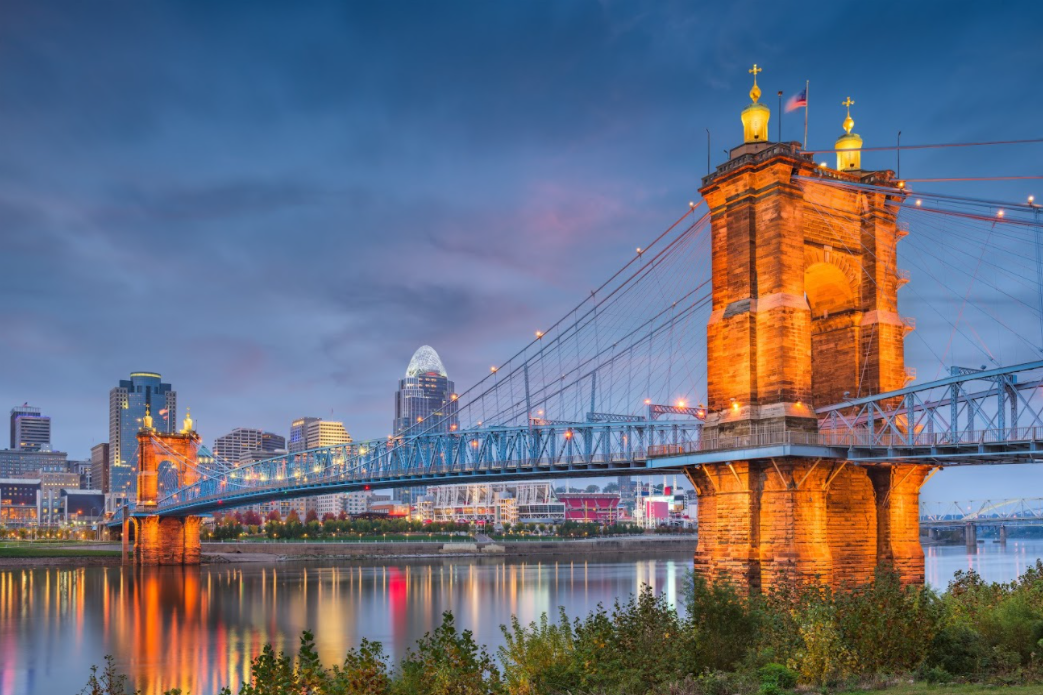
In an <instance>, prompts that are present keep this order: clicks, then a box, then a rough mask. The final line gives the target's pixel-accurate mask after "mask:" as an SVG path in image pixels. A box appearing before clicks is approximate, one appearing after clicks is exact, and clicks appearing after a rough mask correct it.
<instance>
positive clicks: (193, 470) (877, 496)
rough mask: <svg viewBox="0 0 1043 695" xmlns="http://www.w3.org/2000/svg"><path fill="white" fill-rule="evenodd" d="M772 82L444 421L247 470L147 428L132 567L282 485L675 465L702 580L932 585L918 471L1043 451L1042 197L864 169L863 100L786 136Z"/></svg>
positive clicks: (650, 469)
mask: <svg viewBox="0 0 1043 695" xmlns="http://www.w3.org/2000/svg"><path fill="white" fill-rule="evenodd" d="M754 76H755V77H756V73H754ZM759 95H760V92H759V88H758V87H757V86H756V83H755V84H754V88H753V90H751V100H752V103H751V104H750V106H748V107H747V108H746V110H745V111H743V114H742V118H743V123H744V138H743V140H744V142H743V144H741V145H739V146H738V147H736V148H734V149H733V150H732V151H731V153H730V156H729V159H728V161H726V162H724V163H723V164H721V165H720V166H718V167H717V168H716V170H715V171H714V172H711V173H710V174H708V175H707V176H706V177H705V178H704V179H703V181H702V185H701V187H700V190H699V193H700V195H701V199H700V200H699V201H698V202H690V203H688V204H687V206H685V209H684V211H683V214H680V215H679V217H678V218H677V219H676V220H675V221H674V222H673V223H672V224H670V225H669V226H668V227H667V228H666V229H665V230H664V231H662V232H661V233H659V234H658V235H656V236H654V237H653V238H651V239H650V240H649V241H647V242H646V243H643V244H642V245H641V246H640V247H637V248H636V251H635V253H634V254H633V255H632V256H631V257H630V258H629V259H627V260H626V262H625V263H624V264H623V265H622V267H621V268H619V269H618V270H617V271H616V272H615V273H613V274H612V275H611V276H610V277H609V279H608V280H606V281H605V282H604V283H603V284H602V285H600V286H599V287H597V288H596V289H594V290H593V291H591V292H590V293H589V295H587V296H585V297H583V298H582V299H581V300H580V301H579V302H578V303H577V304H576V305H575V306H574V307H573V308H572V309H571V310H569V311H568V312H566V313H565V314H564V315H562V316H560V317H559V318H558V319H557V320H556V321H553V322H549V323H548V324H547V325H546V326H545V327H542V328H540V329H539V330H536V331H534V333H533V335H532V337H531V338H530V339H529V340H528V341H526V343H525V344H524V345H523V346H522V347H521V348H520V349H519V350H518V351H517V352H516V353H515V354H513V355H511V356H510V357H508V358H507V359H506V360H504V361H500V362H498V363H497V364H493V365H490V369H489V372H488V373H487V374H486V375H485V376H484V377H483V378H481V379H479V380H478V381H477V382H476V383H474V384H473V385H472V386H471V387H470V388H469V389H467V390H466V391H464V392H462V393H460V394H453V395H452V397H451V401H450V402H447V403H446V404H444V405H445V407H444V408H442V409H441V412H440V413H439V414H438V415H434V416H431V417H428V418H427V419H420V420H419V421H418V422H416V423H415V424H413V425H412V426H411V427H410V428H409V429H408V430H406V431H405V432H401V433H398V434H396V435H394V436H390V437H387V438H381V439H373V440H368V441H362V442H357V443H353V444H350V445H341V446H335V447H327V448H322V449H316V450H312V451H306V452H301V453H294V454H287V455H283V456H278V457H275V458H272V459H269V460H266V461H260V462H257V463H254V464H250V465H245V466H234V465H231V464H229V463H227V462H224V461H221V460H220V459H218V458H216V457H214V456H213V455H212V454H211V453H210V452H209V451H207V450H206V449H205V448H201V447H200V444H199V436H198V435H197V434H196V433H195V432H194V431H192V429H191V427H190V426H186V428H185V429H184V431H182V432H181V433H177V434H162V433H159V432H157V431H156V430H154V429H152V428H151V427H149V426H146V427H145V428H144V429H143V430H142V432H141V433H140V434H139V444H140V446H139V449H140V451H141V452H142V453H141V455H140V461H139V484H138V498H137V501H136V504H135V505H133V506H131V507H128V508H127V509H126V510H125V512H121V513H120V514H119V515H117V517H116V518H114V520H113V524H114V525H122V526H123V527H124V537H127V536H128V535H129V534H130V532H131V530H132V527H133V530H134V533H135V535H136V538H137V539H138V540H137V543H136V545H137V546H138V547H140V548H142V550H141V552H139V553H138V558H139V562H142V563H144V564H151V563H155V562H193V561H197V559H198V537H197V534H198V517H199V515H202V514H207V513H211V512H214V511H217V510H221V509H229V508H234V507H238V506H242V505H247V504H256V503H262V502H266V501H271V500H275V499H280V498H291V497H301V496H308V495H319V494H330V493H333V492H344V491H352V490H363V489H371V488H393V487H405V486H416V485H439V484H443V483H458V482H481V481H505V480H520V479H528V478H533V479H549V478H557V477H595V476H604V475H621V474H627V475H641V474H645V473H648V474H657V473H662V472H677V471H680V472H683V473H684V474H685V475H687V476H688V478H689V480H690V481H691V482H692V483H693V485H694V486H695V488H696V491H697V493H698V495H699V498H700V499H699V525H700V537H699V551H698V552H697V555H696V569H697V570H698V571H700V572H704V573H705V574H706V575H707V576H710V577H719V576H728V577H730V578H731V579H733V580H735V581H738V582H740V583H743V584H746V585H748V586H750V587H751V589H754V590H756V589H758V588H764V587H767V586H770V585H771V584H772V583H774V582H776V581H779V580H780V579H781V578H783V577H796V578H798V579H800V580H806V581H819V582H823V583H827V584H838V583H839V582H841V581H849V580H858V579H860V578H864V577H866V576H868V575H869V574H871V572H872V570H873V568H874V567H875V566H876V565H877V564H878V563H880V562H887V563H890V564H892V565H894V566H895V567H896V568H897V569H898V570H899V572H900V573H901V575H902V577H903V579H904V580H906V581H910V582H915V581H922V580H923V554H922V550H921V548H920V545H919V539H918V522H919V505H918V500H919V489H920V487H921V486H922V484H923V483H924V482H925V481H926V480H927V479H929V478H930V477H931V476H932V475H934V474H935V473H937V471H938V470H939V469H941V468H943V467H947V466H965V465H989V464H999V463H1030V462H1036V461H1038V460H1039V459H1040V452H1041V451H1043V359H1041V357H1043V356H1041V349H1040V348H1041V346H1043V258H1041V240H1040V235H1041V227H1040V223H1041V221H1040V208H1039V206H1038V205H1036V204H1035V203H1034V201H1032V200H1031V199H1030V200H1029V201H1027V202H1025V203H1011V202H1000V201H997V200H991V199H978V198H973V197H966V196H955V195H951V194H943V193H932V192H928V191H927V190H920V185H921V184H920V183H918V182H914V181H912V180H899V179H897V178H896V176H895V174H894V172H892V171H888V170H880V171H870V170H863V169H862V163H861V138H859V137H858V136H857V135H855V134H854V133H852V132H851V131H852V127H853V120H852V119H851V117H850V112H849V114H848V118H847V120H846V121H845V122H844V127H845V131H846V132H845V134H844V135H842V136H841V137H840V138H839V139H838V140H837V144H836V149H835V150H830V151H827V152H825V153H824V152H821V151H820V152H808V151H805V150H804V149H803V148H802V147H801V146H800V144H799V143H787V142H775V143H773V142H769V141H768V138H767V132H768V131H767V122H768V117H769V115H770V114H769V113H768V112H767V109H766V107H764V106H763V105H762V104H759V103H758V98H759ZM851 103H852V102H850V100H848V102H847V103H846V106H848V108H850V106H851ZM874 149H876V148H874ZM879 149H884V148H879ZM833 152H835V153H836V159H837V161H836V166H835V167H831V166H827V165H826V163H825V162H816V156H819V157H821V156H823V155H824V154H825V155H831V154H832V153H833ZM903 240H904V241H903ZM900 241H902V243H901V244H900V243H899V242H900ZM1026 249H1029V250H1030V252H1028V253H1026ZM1033 256H1034V258H1033ZM900 263H901V264H902V267H899V264H900ZM900 290H901V292H902V296H903V300H902V305H903V307H913V308H915V310H916V312H917V314H918V317H917V318H918V319H919V322H920V325H919V328H920V330H917V321H916V320H914V319H912V318H909V317H905V316H902V315H900V314H899V311H898V297H899V291H900ZM1037 326H1038V337H1037ZM925 327H926V330H924V329H925ZM939 336H941V337H944V336H948V338H947V340H946V341H945V342H944V343H939V341H938V337H939ZM909 358H911V360H910V361H912V362H914V363H915V364H916V367H917V369H913V368H910V367H907V366H906V365H907V359H909ZM932 369H933V370H934V373H933V374H932V375H931V376H930V377H928V378H925V377H926V375H927V373H928V372H929V371H930V370H932ZM190 520H195V521H190ZM164 525H165V526H164ZM164 529H166V530H164ZM193 534H196V536H193ZM163 548H167V549H168V550H164V549H163ZM169 548H174V550H169ZM164 553H166V554H164Z"/></svg>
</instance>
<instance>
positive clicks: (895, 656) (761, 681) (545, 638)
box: [84, 562, 1043, 695]
mask: <svg viewBox="0 0 1043 695" xmlns="http://www.w3.org/2000/svg"><path fill="white" fill-rule="evenodd" d="M684 603H685V607H684V610H682V611H678V610H676V609H674V608H673V607H672V606H670V605H669V604H668V603H667V602H666V601H665V600H664V598H663V597H662V596H656V595H655V594H654V593H653V592H652V591H651V590H650V589H647V588H646V589H644V590H643V591H642V592H641V593H640V594H639V595H638V596H637V597H631V598H630V600H628V601H625V602H622V603H617V604H616V605H615V606H614V607H613V608H612V609H611V610H606V609H604V608H600V607H599V609H598V610H596V611H594V612H593V613H590V614H589V615H587V616H585V617H582V618H577V619H575V620H570V619H569V618H568V617H566V616H565V614H564V611H563V610H562V612H561V614H560V615H559V616H558V618H557V620H553V619H551V618H549V617H548V616H547V615H544V616H543V617H542V619H541V620H540V621H539V622H537V623H533V624H530V625H522V624H520V623H518V622H517V621H515V622H513V623H512V624H511V625H510V626H505V627H503V628H502V629H503V632H504V637H505V642H506V644H505V646H503V647H501V648H500V649H499V650H498V652H497V656H498V657H499V658H498V659H494V658H493V657H492V656H491V655H490V653H489V652H488V651H486V650H485V649H482V648H481V647H480V646H479V645H477V644H476V643H475V642H474V639H473V637H472V635H471V633H470V632H468V631H462V632H461V631H459V630H457V628H456V625H455V622H454V620H453V616H452V614H450V613H446V614H445V616H444V619H443V622H442V625H441V626H440V627H439V628H438V629H437V630H435V631H434V632H433V633H430V634H428V635H427V636H425V637H424V638H423V639H421V640H420V641H419V642H418V643H417V645H416V647H415V648H414V649H413V650H412V651H410V652H409V653H408V654H407V655H406V656H405V657H404V658H403V659H402V660H401V661H400V662H399V663H398V664H397V666H396V667H392V665H391V663H390V660H389V659H388V657H387V656H386V655H385V654H384V652H383V650H382V648H381V645H380V644H378V643H374V642H368V641H365V640H363V642H362V644H361V646H360V647H359V648H358V649H354V650H351V651H350V652H348V654H347V656H346V657H345V659H344V662H343V663H342V664H338V665H335V666H333V667H326V666H324V665H322V664H321V663H320V662H319V660H318V657H317V655H316V652H315V645H314V641H313V638H312V635H311V634H310V633H307V632H306V633H304V635H303V637H302V638H301V646H300V650H299V651H298V653H297V655H296V656H293V655H286V654H282V653H279V654H277V653H275V652H274V650H273V649H272V648H271V647H270V646H268V647H266V648H265V649H264V651H263V653H262V654H261V655H260V656H258V657H257V658H256V659H254V660H253V662H252V666H251V671H250V680H249V682H248V683H243V684H241V685H240V687H239V688H238V690H236V691H235V692H237V693H239V695H305V694H306V693H307V694H311V695H315V694H320V693H325V694H328V695H332V694H334V693H343V694H349V693H350V694H357V695H363V694H367V695H406V694H407V693H408V694H409V695H414V694H416V695H449V694H454V695H499V694H502V695H565V694H566V693H599V694H603V695H645V694H648V695H668V694H669V695H724V694H726V693H736V694H741V695H753V694H755V693H756V694H759V695H777V694H778V693H782V692H784V691H786V690H789V689H792V688H794V687H796V686H798V685H799V684H804V685H805V686H809V687H813V688H816V689H818V690H819V691H820V692H829V691H835V690H837V689H848V688H852V687H863V688H864V687H869V688H873V689H883V688H884V687H886V685H887V684H889V683H890V684H894V683H899V682H907V681H908V680H909V679H910V678H915V679H919V680H925V681H929V682H932V683H943V682H949V681H954V680H964V681H977V682H988V683H993V684H1018V683H1024V684H1028V683H1040V682H1043V642H1041V639H1043V563H1040V562H1037V564H1036V566H1035V567H1034V568H1033V569H1031V570H1029V571H1028V572H1027V573H1026V574H1025V575H1023V576H1022V577H1021V578H1019V579H1018V580H1016V581H1014V582H1011V583H1010V584H986V583H985V582H983V581H982V580H981V578H980V577H978V576H977V575H976V574H974V573H973V572H971V573H958V574H957V576H956V578H955V580H954V581H953V582H952V583H951V584H950V586H949V590H948V591H947V592H945V593H944V594H942V595H939V594H937V593H935V592H934V591H932V590H931V589H929V588H924V587H902V586H901V584H900V583H899V581H898V578H897V576H896V575H895V574H893V573H891V572H888V571H880V572H879V573H878V574H877V576H876V579H875V581H873V582H872V583H870V584H867V585H865V586H860V587H855V588H851V589H846V590H843V591H838V592H832V591H828V590H818V589H811V588H796V587H782V588H780V589H778V590H776V591H773V592H772V593H770V594H768V595H766V596H758V597H753V598H748V597H746V596H744V595H743V594H742V593H740V592H739V591H737V590H735V589H734V588H733V587H731V586H730V585H728V584H726V583H718V584H714V585H710V584H707V583H706V582H704V581H702V580H701V579H699V578H698V577H691V578H690V580H689V582H688V587H687V589H686V595H685V602H684ZM120 678H121V677H120V676H119V675H118V674H116V673H115V670H114V669H113V668H112V664H111V661H110V663H109V665H108V667H107V668H106V670H105V671H103V672H102V674H101V677H100V678H99V676H98V674H97V672H94V673H93V674H92V676H91V679H92V680H91V683H90V684H89V685H88V689H87V690H85V691H84V692H86V693H89V694H90V695H103V694H104V695H107V694H108V693H109V692H113V693H115V692H120V693H122V692H123V691H122V690H112V691H108V690H105V689H104V688H105V687H106V684H111V683H115V684H116V685H118V686H122V685H125V682H123V681H120V680H119V679H120ZM91 688H94V689H91ZM98 688H101V689H98ZM223 692H224V693H225V694H226V695H229V694H230V693H232V692H233V691H232V690H230V689H226V690H224V691H223ZM168 695H169V694H168Z"/></svg>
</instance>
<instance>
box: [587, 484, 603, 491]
mask: <svg viewBox="0 0 1043 695" xmlns="http://www.w3.org/2000/svg"><path fill="white" fill-rule="evenodd" d="M587 492H593V493H597V492H601V488H599V487H598V486H597V485H588V486H587Z"/></svg>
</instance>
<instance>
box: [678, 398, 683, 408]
mask: <svg viewBox="0 0 1043 695" xmlns="http://www.w3.org/2000/svg"><path fill="white" fill-rule="evenodd" d="M677 407H678V408H683V407H684V401H683V400H679V401H677Z"/></svg>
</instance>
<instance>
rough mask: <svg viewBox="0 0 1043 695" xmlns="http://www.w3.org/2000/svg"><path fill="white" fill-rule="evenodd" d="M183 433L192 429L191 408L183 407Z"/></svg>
mask: <svg viewBox="0 0 1043 695" xmlns="http://www.w3.org/2000/svg"><path fill="white" fill-rule="evenodd" d="M181 431H182V432H183V433H184V434H188V433H189V432H191V431H192V409H191V408H185V426H184V427H182V428H181Z"/></svg>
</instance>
